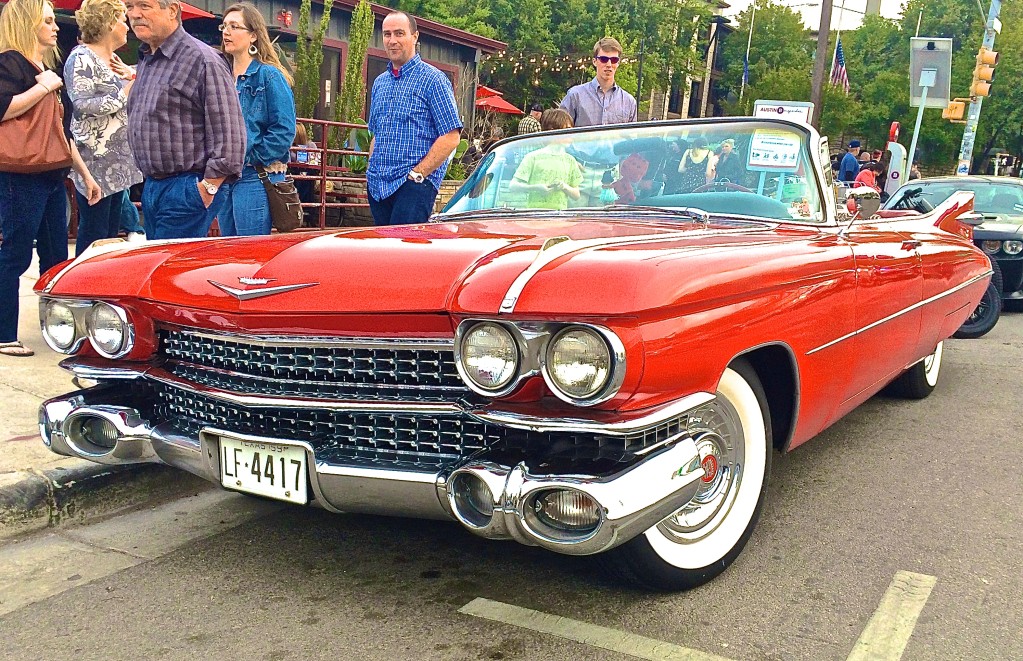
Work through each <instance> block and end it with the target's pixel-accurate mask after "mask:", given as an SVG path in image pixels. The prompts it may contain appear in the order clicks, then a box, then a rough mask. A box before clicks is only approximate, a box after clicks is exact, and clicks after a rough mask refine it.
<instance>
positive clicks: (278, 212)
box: [255, 165, 304, 232]
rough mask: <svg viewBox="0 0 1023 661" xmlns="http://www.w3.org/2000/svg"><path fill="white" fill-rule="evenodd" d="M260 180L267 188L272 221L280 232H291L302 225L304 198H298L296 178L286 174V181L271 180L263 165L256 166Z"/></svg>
mask: <svg viewBox="0 0 1023 661" xmlns="http://www.w3.org/2000/svg"><path fill="white" fill-rule="evenodd" d="M255 169H256V173H257V174H258V175H259V180H260V181H261V182H263V188H264V189H265V190H266V199H267V202H268V203H269V205H270V223H271V224H272V225H273V227H274V229H275V230H277V231H278V232H291V231H292V230H296V229H298V228H299V227H301V226H302V218H303V215H304V214H303V211H302V200H300V199H299V198H298V190H297V189H296V188H295V180H294V179H292V178H291V177H290V176H286V177H285V178H284V181H277V182H273V181H270V175H269V174H267V171H266V170H265V169H264V168H263V166H262V165H256V166H255Z"/></svg>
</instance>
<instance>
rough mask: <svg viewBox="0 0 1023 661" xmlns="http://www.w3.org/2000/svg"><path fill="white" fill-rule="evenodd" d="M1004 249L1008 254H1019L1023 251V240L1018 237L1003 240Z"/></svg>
mask: <svg viewBox="0 0 1023 661" xmlns="http://www.w3.org/2000/svg"><path fill="white" fill-rule="evenodd" d="M1002 250H1003V251H1005V254H1006V255H1018V254H1020V253H1021V252H1023V241H1020V240H1018V239H1009V240H1007V241H1003V242H1002Z"/></svg>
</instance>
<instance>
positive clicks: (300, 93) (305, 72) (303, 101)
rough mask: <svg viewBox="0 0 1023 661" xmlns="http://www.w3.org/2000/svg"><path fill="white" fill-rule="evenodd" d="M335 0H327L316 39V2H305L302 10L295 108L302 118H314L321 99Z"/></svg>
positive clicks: (300, 7) (297, 47)
mask: <svg viewBox="0 0 1023 661" xmlns="http://www.w3.org/2000/svg"><path fill="white" fill-rule="evenodd" d="M333 5H334V0H323V13H322V14H321V15H320V22H319V25H317V27H316V33H315V34H313V37H312V39H311V40H310V39H308V35H309V17H310V14H311V12H312V0H302V4H301V5H300V6H299V10H298V42H297V44H296V49H295V60H296V64H297V66H296V69H297V73H296V76H295V108H296V110H297V111H298V116H299V117H312V116H313V114H314V113H315V112H316V104H317V102H319V100H320V65H321V64H323V38H324V36H325V35H326V34H327V28H329V27H330V10H331V7H333Z"/></svg>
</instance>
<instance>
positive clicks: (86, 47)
mask: <svg viewBox="0 0 1023 661" xmlns="http://www.w3.org/2000/svg"><path fill="white" fill-rule="evenodd" d="M75 21H76V22H77V23H78V29H79V31H80V33H81V42H82V43H81V44H79V45H78V46H76V47H75V49H74V50H72V51H71V53H70V54H69V55H68V58H67V61H66V62H65V63H64V83H65V85H66V87H67V91H68V97H69V98H70V99H71V106H72V112H71V134H72V135H73V136H74V139H75V144H76V145H77V147H78V151H79V152H80V153H81V155H82V160H84V161H85V163H86V165H88V166H89V172H91V173H92V175H93V177H94V178H95V179H96V183H97V184H99V187H100V190H101V192H102V195H103V198H102V199H101V200H100V201H99V202H97V203H96V204H94V205H91V206H90V205H89V204H87V202H86V197H85V192H86V186H85V182H84V181H83V180H82V178H81V177H80V176H78V174H77V173H74V174H72V175H71V179H72V180H73V181H74V182H75V197H76V198H77V200H78V235H77V237H76V240H75V255H76V256H77V255H81V254H82V253H83V252H84V251H85V249H86V248H88V247H89V244H91V243H92V242H93V241H96V240H97V239H109V238H112V237H115V236H117V234H118V232H120V229H121V223H122V215H123V213H124V211H125V204H124V203H125V200H126V199H127V197H128V189H129V188H130V187H131V186H132V185H134V184H137V183H139V182H141V181H142V173H141V172H139V169H138V168H137V167H135V159H134V158H133V157H132V155H131V148H130V147H129V146H128V110H127V106H128V92H129V91H130V90H131V86H132V82H133V78H134V75H135V72H134V71H133V70H132V69H131V68H130V67H128V66H127V65H125V64H124V63H123V62H121V58H119V57H118V56H117V54H116V53H115V52H114V51H115V50H117V49H118V48H120V47H121V46H124V45H125V44H126V43H128V23H127V19H126V15H125V7H124V3H123V2H121V0H85V2H83V3H82V7H81V9H79V10H78V11H76V12H75ZM132 212H134V208H132ZM137 218H138V214H137V213H135V219H136V222H137ZM129 224H130V220H129Z"/></svg>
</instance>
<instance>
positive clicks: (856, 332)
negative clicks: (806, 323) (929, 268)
mask: <svg viewBox="0 0 1023 661" xmlns="http://www.w3.org/2000/svg"><path fill="white" fill-rule="evenodd" d="M992 273H993V271H987V272H986V273H982V274H981V275H978V276H977V277H975V278H971V279H970V280H967V281H966V282H964V283H962V284H959V285H956V286H955V287H952V288H951V289H948V290H946V291H943V292H941V293H940V294H935V295H934V296H931V297H930V298H928V299H925V300H923V301H920V302H919V303H914V304H913V305H910V306H909V307H907V308H905V309H902V310H899V311H898V312H896V313H894V314H890V315H888V316H887V317H885V318H884V319H878V320H877V321H875V322H873V323H871V324H867V325H866V326H864V327H863V328H860V329H857V330H854V331H853V332H851V333H846V334H845V335H843V336H842V337H839V338H837V339H834V340H831V341H830V342H828V343H827V344H822V345H820V346H819V347H816V348H814V349H810V350H809V351H807V352H806V355H807V356H809V355H811V354H815V353H817V352H818V351H823V350H824V349H827V348H828V347H831V346H834V345H836V344H838V343H839V342H844V341H845V340H848V339H850V338H853V337H856V336H857V335H859V334H861V333H866V332H867V331H868V330H870V329H872V328H877V327H878V326H880V325H881V324H885V323H888V322H889V321H891V320H892V319H895V318H897V317H901V316H902V315H904V314H907V313H909V312H912V311H913V310H916V309H917V308H921V307H923V306H925V305H927V304H929V303H933V302H934V301H937V300H938V299H941V298H945V297H946V296H949V295H951V294H954V293H956V292H957V291H959V290H960V289H965V288H966V287H969V286H970V285H972V284H973V283H975V282H977V281H978V280H982V279H984V278H986V277H987V276H989V275H991V274H992Z"/></svg>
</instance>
